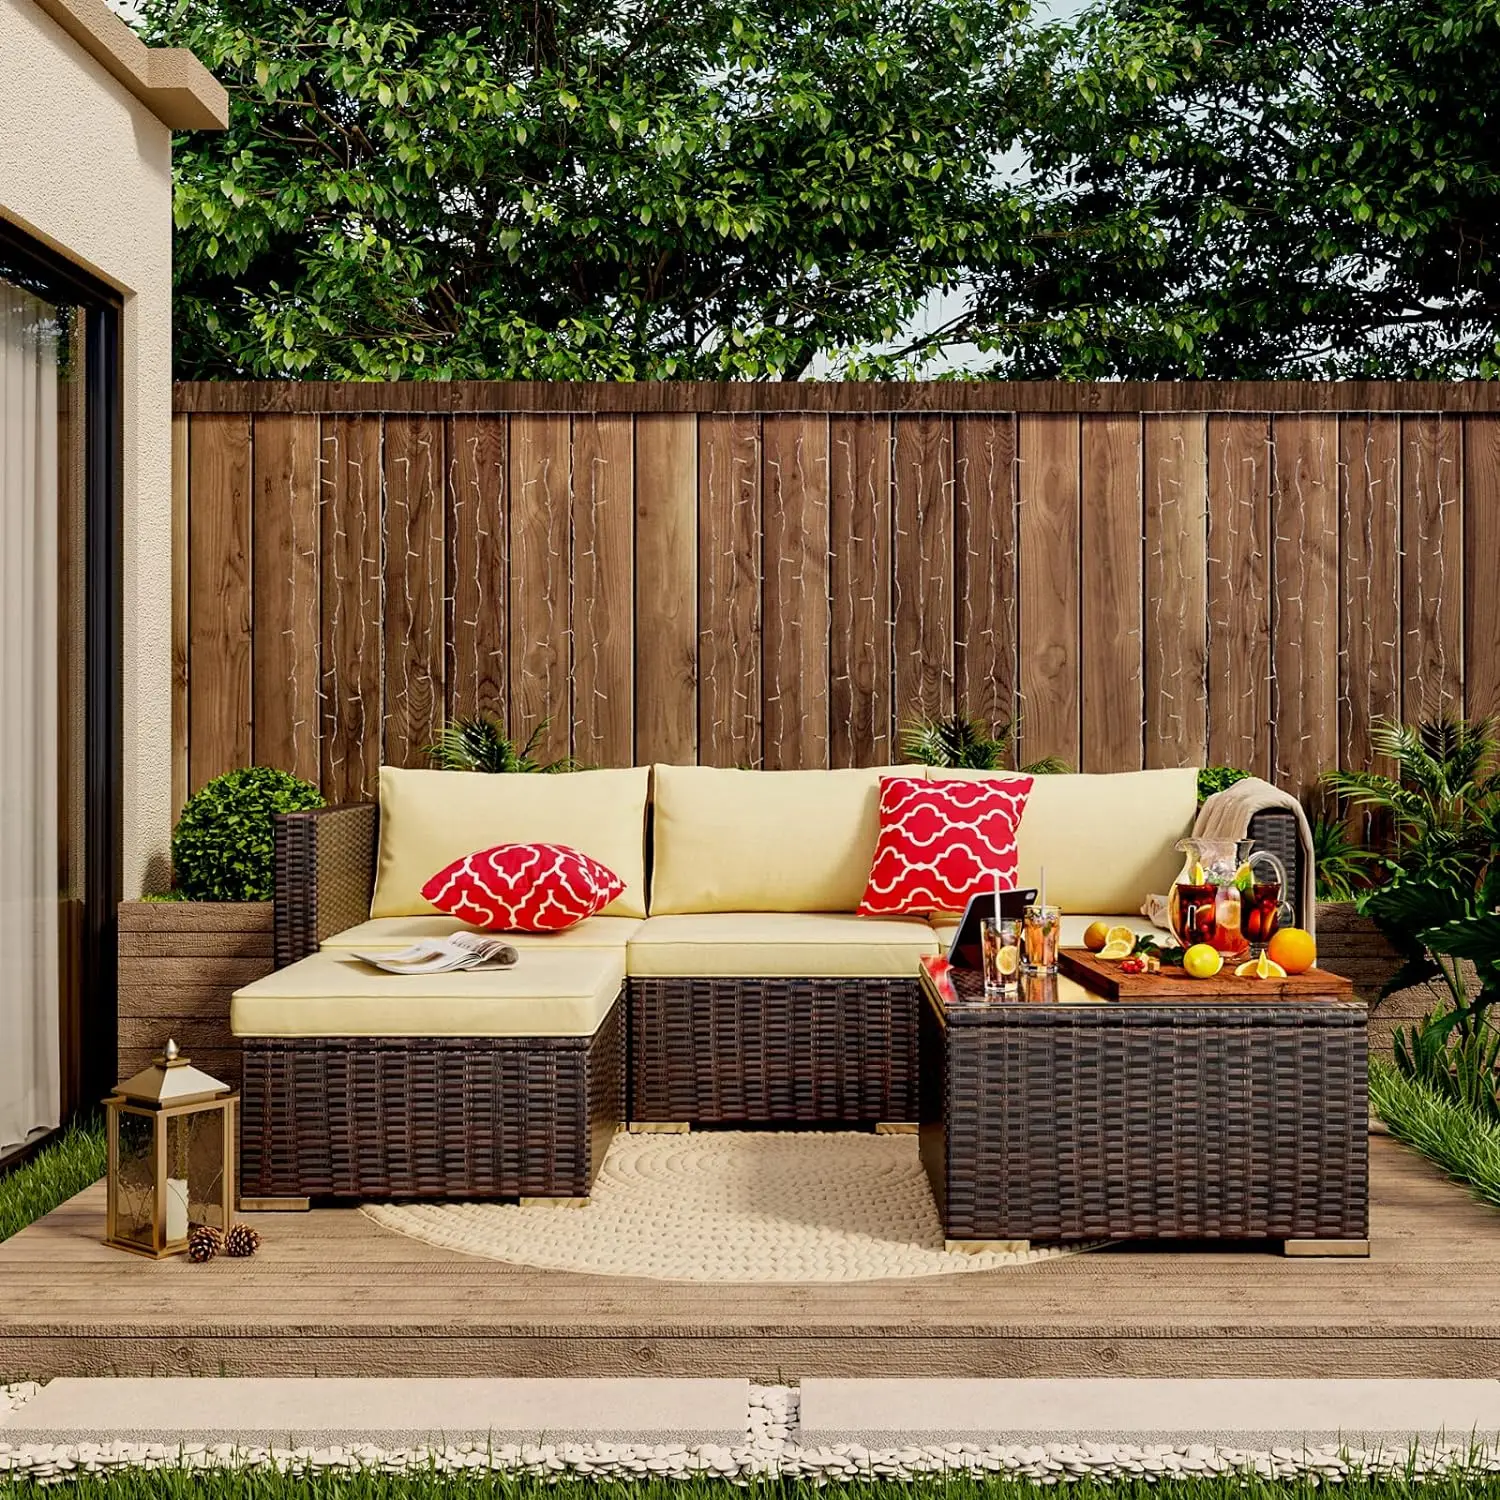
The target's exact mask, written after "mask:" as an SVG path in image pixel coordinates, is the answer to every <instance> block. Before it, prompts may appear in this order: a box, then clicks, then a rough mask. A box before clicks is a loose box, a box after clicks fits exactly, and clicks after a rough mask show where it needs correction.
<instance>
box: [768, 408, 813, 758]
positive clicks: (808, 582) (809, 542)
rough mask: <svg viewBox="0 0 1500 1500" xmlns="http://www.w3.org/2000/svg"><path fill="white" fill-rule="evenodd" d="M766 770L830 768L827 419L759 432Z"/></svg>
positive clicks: (787, 422) (774, 421) (775, 423)
mask: <svg viewBox="0 0 1500 1500" xmlns="http://www.w3.org/2000/svg"><path fill="white" fill-rule="evenodd" d="M761 451H762V478H761V505H762V508H763V514H764V538H765V539H764V543H763V546H764V552H763V557H764V562H763V569H764V578H765V585H764V589H765V593H764V602H763V604H762V612H763V618H764V621H765V624H764V647H763V651H762V657H763V664H762V668H761V671H762V693H763V695H764V704H765V706H764V710H763V713H764V717H763V724H764V735H765V766H766V769H767V770H770V771H790V770H798V769H801V768H804V767H806V768H816V767H819V766H826V765H827V764H828V753H829V746H828V702H829V696H828V686H829V629H830V616H829V597H828V587H829V582H828V580H829V573H828V566H829V554H828V542H829V534H828V508H829V477H828V418H827V417H822V416H810V417H809V416H795V417H786V416H773V417H767V418H766V419H765V422H764V424H763V426H762V434H761Z"/></svg>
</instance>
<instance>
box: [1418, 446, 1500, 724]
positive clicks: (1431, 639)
mask: <svg viewBox="0 0 1500 1500" xmlns="http://www.w3.org/2000/svg"><path fill="white" fill-rule="evenodd" d="M1401 491H1402V496H1401V498H1402V505H1401V510H1402V545H1401V551H1402V558H1401V612H1402V618H1403V621H1404V625H1405V632H1404V642H1403V647H1402V653H1401V655H1402V670H1401V677H1402V681H1403V683H1404V684H1405V693H1404V694H1403V698H1402V705H1401V712H1402V717H1403V718H1405V719H1406V720H1407V721H1408V722H1412V721H1414V720H1417V719H1424V718H1430V717H1432V716H1433V715H1436V714H1442V713H1457V712H1459V711H1460V709H1461V707H1462V704H1463V690H1464V685H1463V661H1464V657H1463V634H1462V632H1463V583H1464V576H1463V468H1462V460H1461V455H1460V453H1459V429H1458V425H1457V424H1456V423H1455V422H1453V421H1452V420H1451V419H1449V418H1445V417H1403V418H1402V419H1401ZM1492 576H1493V574H1492Z"/></svg>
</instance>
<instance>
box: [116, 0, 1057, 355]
mask: <svg viewBox="0 0 1500 1500" xmlns="http://www.w3.org/2000/svg"><path fill="white" fill-rule="evenodd" d="M1026 9H1027V7H1026V5H1025V4H1023V3H1020V0H1014V3H1001V4H994V3H992V0H833V3H828V4H825V3H823V0H699V3H694V4H690V5H668V4H664V3H656V0H653V3H649V4H641V5H623V4H617V3H611V0H541V3H539V4H535V5H522V6H516V5H491V4H482V3H479V0H347V3H346V0H338V3H334V0H313V3H311V4H309V5H306V6H287V5H284V4H282V3H280V0H145V3H144V4H143V6H142V8H141V14H140V19H139V21H138V29H139V30H140V32H141V34H142V35H143V36H144V37H145V38H146V39H147V40H149V41H151V42H153V43H157V44H170V45H175V46H186V47H191V48H192V49H193V51H194V52H196V53H197V55H198V56H199V57H200V58H202V60H203V61H204V62H205V63H206V64H207V65H208V66H209V67H210V68H211V69H212V70H213V72H214V73H215V75H216V76H217V77H218V78H220V79H221V80H222V81H223V82H224V84H225V85H226V86H227V88H228V90H229V93H230V99H231V120H230V126H229V129H228V130H227V131H226V132H223V133H217V132H204V133H200V134H189V135H188V136H186V137H185V138H181V139H180V140H179V143H178V145H177V147H176V151H175V154H174V169H175V170H174V177H175V183H176V187H175V217H176V227H177V234H176V242H175V245H176V256H175V275H176V304H175V325H176V334H177V361H176V363H177V373H178V374H179V375H180V376H184V377H196V378H212V377H220V376H231V375H252V376H263V377H287V376H294V377H296V376H300V377H304V378H316V379H396V378H403V379H410V378H430V379H449V378H454V379H456V378H466V377H467V378H499V379H510V378H525V379H541V380H650V379H662V378H678V379H704V378H712V379H766V378H794V377H796V376H799V375H801V374H803V373H804V372H806V371H807V370H808V368H809V366H810V365H812V363H813V361H814V360H815V359H818V358H820V357H821V358H823V359H825V360H827V361H830V362H831V363H833V364H835V365H841V366H842V365H847V364H848V362H849V361H850V360H851V359H852V358H853V357H854V356H855V355H856V354H859V355H861V356H862V355H863V353H864V351H868V350H869V349H870V348H871V347H872V346H875V345H879V344H882V343H884V342H886V341H889V340H891V339H893V338H894V337H895V336H896V335H897V333H898V331H899V330H900V329H901V328H902V327H903V325H905V324H907V323H908V322H909V321H910V319H911V318H912V316H913V314H914V313H915V311H916V310H917V308H918V307H919V306H920V304H921V303H922V301H923V299H924V298H925V297H926V296H927V295H928V294H929V293H930V292H934V291H941V290H944V289H947V288H950V287H953V286H955V285H957V284H959V283H961V282H962V281H963V280H964V278H965V276H966V275H967V272H968V269H969V268H970V267H972V266H975V265H992V264H997V263H999V262H1001V261H1015V262H1017V263H1020V262H1021V261H1022V260H1024V258H1025V256H1026V254H1027V251H1026V243H1027V241H1028V239H1030V238H1032V237H1034V235H1035V234H1036V233H1037V232H1038V230H1039V225H1038V224H1036V223H1035V222H1034V219H1035V216H1034V214H1033V211H1032V209H1031V207H1030V204H1029V199H1028V198H1027V197H1026V196H1025V195H1023V194H1022V193H1021V191H1020V190H1019V189H1018V188H1017V187H1016V186H1015V185H1014V184H1011V183H1008V182H1006V181H1004V180H1002V176H1001V175H1000V174H997V173H996V171H995V169H994V163H995V160H996V158H997V156H998V155H999V154H1000V153H1001V152H1003V151H1004V150H1005V149H1006V147H1007V146H1008V145H1009V144H1010V143H1011V142H1012V141H1014V139H1015V138H1016V135H1017V132H1018V130H1019V128H1020V124H1019V120H1020V117H1021V114H1022V113H1023V112H1024V111H1022V110H1021V109H1020V106H1019V104H1018V102H1017V101H1016V100H1014V99H1013V97H1012V96H1013V94H1014V91H1015V88H1016V84H1017V81H1018V78H1017V75H1016V74H1015V72H1014V69H1013V68H1012V67H1011V64H1010V56H1009V54H1010V50H1011V33H1012V31H1013V29H1014V28H1015V27H1016V25H1017V23H1018V21H1019V20H1020V19H1021V18H1022V17H1023V16H1024V15H1025V12H1026ZM900 358H901V357H900V356H899V355H892V356H890V357H889V358H888V359H882V358H879V357H869V358H865V359H863V363H862V364H861V369H862V370H863V371H864V372H865V373H875V374H879V373H887V372H889V371H890V370H892V369H895V368H897V367H899V365H900Z"/></svg>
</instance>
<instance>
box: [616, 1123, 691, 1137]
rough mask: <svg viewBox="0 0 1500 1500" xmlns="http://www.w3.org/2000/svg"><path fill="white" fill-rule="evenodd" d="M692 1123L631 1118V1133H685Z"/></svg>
mask: <svg viewBox="0 0 1500 1500" xmlns="http://www.w3.org/2000/svg"><path fill="white" fill-rule="evenodd" d="M692 1128H693V1127H692V1125H691V1123H690V1122H689V1121H687V1120H632V1121H631V1122H630V1133H631V1135H686V1134H687V1133H688V1132H689V1131H690V1130H691V1129H692Z"/></svg>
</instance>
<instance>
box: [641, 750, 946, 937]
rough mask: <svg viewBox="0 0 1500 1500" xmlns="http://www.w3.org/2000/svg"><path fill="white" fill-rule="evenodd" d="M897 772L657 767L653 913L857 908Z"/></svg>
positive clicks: (912, 770) (910, 770)
mask: <svg viewBox="0 0 1500 1500" xmlns="http://www.w3.org/2000/svg"><path fill="white" fill-rule="evenodd" d="M897 773H903V774H912V775H916V776H925V774H926V768H925V767H923V766H888V767H885V768H884V769H882V768H879V767H875V768H872V769H869V770H862V771H726V770H720V769H718V768H717V767H713V766H657V767H655V768H654V784H653V792H652V796H653V802H654V809H653V815H652V816H653V821H652V838H653V847H654V853H653V857H652V871H651V915H652V916H653V917H654V916H661V915H671V914H678V913H683V912H755V911H764V912H819V911H824V912H852V911H854V910H855V908H856V907H858V905H859V902H860V897H862V896H863V895H864V893H865V886H866V884H867V883H868V881H869V878H870V862H871V860H872V859H873V858H874V855H875V838H876V835H877V834H878V833H879V831H880V778H881V777H882V776H890V775H894V774H897Z"/></svg>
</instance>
